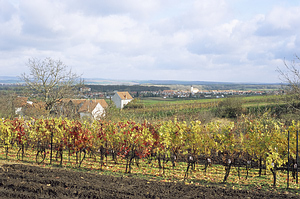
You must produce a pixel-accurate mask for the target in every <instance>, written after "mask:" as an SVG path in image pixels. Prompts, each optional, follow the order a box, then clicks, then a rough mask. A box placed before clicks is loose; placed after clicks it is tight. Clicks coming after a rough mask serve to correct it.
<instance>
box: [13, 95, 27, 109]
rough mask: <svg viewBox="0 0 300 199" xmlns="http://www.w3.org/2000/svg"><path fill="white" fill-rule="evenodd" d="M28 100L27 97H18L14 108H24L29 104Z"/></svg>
mask: <svg viewBox="0 0 300 199" xmlns="http://www.w3.org/2000/svg"><path fill="white" fill-rule="evenodd" d="M27 100H28V98H27V97H17V98H16V99H15V100H14V106H15V107H23V106H25V105H26V104H27Z"/></svg>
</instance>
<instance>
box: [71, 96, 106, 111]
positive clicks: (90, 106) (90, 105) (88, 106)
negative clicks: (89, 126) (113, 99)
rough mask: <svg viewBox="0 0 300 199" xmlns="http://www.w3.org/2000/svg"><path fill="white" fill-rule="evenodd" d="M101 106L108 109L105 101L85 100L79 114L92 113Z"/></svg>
mask: <svg viewBox="0 0 300 199" xmlns="http://www.w3.org/2000/svg"><path fill="white" fill-rule="evenodd" d="M72 101H73V100H72ZM98 103H99V104H100V105H101V106H102V107H103V108H106V107H107V106H108V104H107V103H106V101H105V100H104V99H98V100H85V102H84V103H83V104H82V106H81V107H80V108H79V110H78V112H92V111H93V110H94V109H95V107H96V106H97V104H98Z"/></svg>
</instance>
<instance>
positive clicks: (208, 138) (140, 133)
mask: <svg viewBox="0 0 300 199" xmlns="http://www.w3.org/2000/svg"><path fill="white" fill-rule="evenodd" d="M109 102H110V101H109V100H108V103H109ZM232 108H233V109H232ZM228 109H229V110H230V111H231V112H232V110H234V114H231V112H230V114H228V113H227V112H226V111H228ZM287 112H288V107H287V104H286V101H285V96H280V95H261V96H248V97H243V96H240V97H231V98H229V97H227V98H214V99H195V98H186V99H181V98H162V97H159V98H158V97H156V98H155V97H152V98H150V97H147V98H140V99H137V100H134V101H133V103H131V104H129V105H128V106H127V107H126V108H124V109H123V110H119V109H115V108H114V107H111V109H108V110H107V115H106V117H105V118H104V119H103V120H101V121H94V122H92V123H89V122H87V121H84V120H70V119H67V118H51V117H48V118H35V119H32V118H31V119H30V118H27V119H22V118H19V119H11V120H9V119H4V118H3V119H2V120H1V135H0V139H1V149H0V151H1V154H0V159H2V160H3V161H4V162H3V166H2V170H3V173H2V176H4V177H3V178H2V180H3V182H10V183H12V182H11V181H8V180H7V179H6V177H7V175H9V176H11V174H8V172H9V171H12V172H13V171H17V172H20V173H22V172H23V173H24V174H22V176H23V175H27V174H26V171H25V170H26V169H27V168H30V169H32V170H39V169H43V168H39V167H46V168H49V169H50V168H51V170H54V169H55V173H56V172H57V173H59V172H60V171H59V170H60V169H63V170H64V171H66V170H68V171H69V170H72V171H71V172H73V171H74V170H77V171H78V172H84V173H92V174H97V175H99V176H98V177H99V178H102V177H103V178H105V179H106V178H112V177H111V176H115V177H116V178H117V180H116V178H115V179H114V180H113V181H118V184H119V183H121V184H123V182H122V179H124V178H129V179H130V180H138V181H141V182H138V183H141V184H143V183H146V184H148V185H149V184H150V183H151V185H154V184H155V185H154V186H159V187H164V186H165V183H167V184H168V183H172V184H173V185H174V187H176V189H175V190H174V192H176V193H178V189H180V190H185V189H190V188H191V187H195V186H196V187H198V188H199V189H200V190H201V193H203V192H205V193H207V195H206V197H208V198H209V197H210V196H213V195H214V193H215V194H217V195H220V196H223V197H227V196H228V197H229V196H232V192H233V193H234V194H237V195H236V196H237V197H248V196H247V195H249V194H250V196H251V193H252V192H253V191H254V190H256V193H257V194H258V195H257V197H258V198H259V197H268V194H273V195H272V197H276V196H277V197H279V198H280V197H291V198H293V197H297V196H298V194H299V188H298V183H297V182H298V176H297V174H298V172H297V170H296V169H298V167H297V168H296V169H295V161H297V159H298V156H297V155H298V153H297V149H296V147H295V146H296V140H297V139H296V132H297V131H298V128H299V123H297V122H294V123H293V122H292V121H286V120H284V119H283V117H282V115H284V114H285V113H287ZM278 113H280V114H281V115H279V114H278ZM289 133H290V142H289V143H288V134H289ZM288 145H289V150H288ZM288 154H289V155H288ZM6 162H7V163H10V162H11V163H14V164H13V165H12V166H11V165H10V164H9V165H6V164H5V163H6ZM20 163H22V164H23V163H25V164H29V165H35V166H38V167H35V166H34V167H31V166H25V165H24V168H22V166H20V165H18V164H20ZM25 168H26V169H25ZM57 168H60V169H58V170H56V169H57ZM293 168H294V169H293ZM20 169H21V171H20ZM5 171H6V172H5ZM38 172H40V171H38ZM288 172H289V175H288ZM52 175H53V174H52ZM72 175H73V174H72ZM106 175H109V176H110V177H108V176H106ZM57 176H58V174H57ZM120 177H121V179H120ZM45 178H46V177H45ZM59 178H62V177H59ZM70 178H72V179H73V177H70ZM74 178H76V177H74ZM84 178H85V177H84ZM89 178H91V177H89ZM133 178H134V179H133ZM17 179H18V177H17V176H16V182H17V181H18V180H17ZM72 179H70V180H69V181H73V180H72ZM139 179H143V180H139ZM106 180H108V179H106ZM37 181H39V182H40V181H41V180H37ZM75 181H78V180H75ZM287 182H288V183H289V184H287ZM57 183H58V184H66V182H65V181H63V182H57ZM98 183H101V182H98ZM132 183H133V182H132ZM134 183H136V182H134ZM161 183H162V184H161ZM49 184H51V183H46V184H45V185H42V187H44V188H43V190H47V193H46V194H45V195H47V194H49V193H50V187H51V186H52V185H51V186H48V185H49ZM157 184H158V185H157ZM167 184H166V186H169V185H167ZM3 185H5V184H4V183H3ZM6 185H7V186H8V184H6ZM177 185H178V186H179V187H177ZM16 186H17V187H18V186H21V185H16ZM36 186H38V185H36ZM70 186H71V185H70ZM128 186H129V187H131V186H134V187H138V186H139V185H128ZM141 186H144V185H141ZM207 186H208V189H207V188H206V187H207ZM287 186H289V189H288V192H286V187H287ZM67 187H69V185H68V186H67ZM61 188H62V187H60V188H59V187H58V189H59V190H61ZM64 188H65V186H64ZM90 188H91V190H90V191H89V192H88V193H89V194H91V193H92V192H95V191H96V192H97V191H98V192H99V189H98V188H95V187H93V188H92V187H90ZM202 188H203V190H202ZM6 189H9V187H8V188H6ZM14 189H16V188H14ZM78 189H79V190H80V191H79V190H78V192H77V195H76V194H75V193H76V190H72V192H68V193H60V192H59V190H55V189H51V190H52V192H55V193H56V194H63V195H66V196H68V197H75V196H76V197H83V196H87V195H85V194H87V193H85V191H84V189H85V188H82V187H81V188H80V187H79V186H78ZM127 189H129V188H126V190H127ZM140 189H141V188H140ZM153 189H156V188H153ZM162 189H164V188H162ZM166 189H167V188H166ZM214 190H217V191H214ZM224 190H226V191H225V192H226V193H224ZM257 190H259V191H257ZM109 191H111V190H110V189H109ZM116 191H117V192H122V193H123V190H119V189H117V190H116ZM219 191H220V192H219ZM33 192H42V193H43V191H42V190H41V189H36V190H33ZM113 192H114V191H113ZM145 192H146V194H145ZM145 192H143V193H142V194H143V195H138V194H140V193H136V192H128V193H127V192H126V194H130V195H135V196H139V197H142V198H145V197H148V196H149V197H150V195H151V194H152V195H151V197H170V196H171V195H159V193H160V192H161V191H158V192H156V191H153V192H149V190H148V189H147V190H145ZM148 192H149V194H150V195H147V193H148ZM163 192H165V191H163ZM163 192H162V193H163ZM166 192H168V193H169V194H170V192H169V191H166ZM185 192H187V191H185ZM210 192H213V193H210ZM284 193H285V194H284ZM7 194H8V195H9V194H10V193H7ZM28 194H29V193H28ZM103 194H104V193H103ZM109 194H113V193H109ZM180 194H181V193H178V197H179V196H181V195H180ZM190 194H193V193H190ZM194 194H195V193H194ZM197 194H199V193H197ZM226 194H229V195H226ZM243 194H244V195H243ZM274 194H275V195H274ZM280 194H284V195H280ZM104 195H105V194H104ZM194 196H195V195H191V196H190V197H192V198H193V197H194ZM11 197H13V193H12V195H11ZM114 197H117V195H114ZM120 197H121V196H120ZM174 197H175V198H176V196H174Z"/></svg>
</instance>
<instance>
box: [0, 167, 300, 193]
mask: <svg viewBox="0 0 300 199" xmlns="http://www.w3.org/2000/svg"><path fill="white" fill-rule="evenodd" d="M0 198H30V199H32V198H157V199H158V198H299V197H298V196H296V195H293V194H289V193H286V194H285V193H281V194H278V193H272V192H265V191H262V190H257V191H247V190H234V189H230V188H224V187H222V186H213V185H212V186H209V187H205V186H195V185H185V184H183V183H167V182H157V181H147V180H144V179H136V178H133V177H113V176H106V175H99V174H93V173H87V172H85V173H83V172H76V171H70V170H66V169H60V168H42V167H38V166H30V165H25V164H4V165H0Z"/></svg>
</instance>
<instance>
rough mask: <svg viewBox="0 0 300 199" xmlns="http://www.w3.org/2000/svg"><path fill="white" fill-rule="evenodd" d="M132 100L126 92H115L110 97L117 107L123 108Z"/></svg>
mask: <svg viewBox="0 0 300 199" xmlns="http://www.w3.org/2000/svg"><path fill="white" fill-rule="evenodd" d="M132 100H133V98H132V96H131V95H130V94H129V93H128V92H116V93H115V95H114V96H113V97H112V101H113V102H114V103H115V105H116V107H117V108H121V109H122V108H124V106H125V105H126V104H128V103H129V102H131V101H132Z"/></svg>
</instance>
